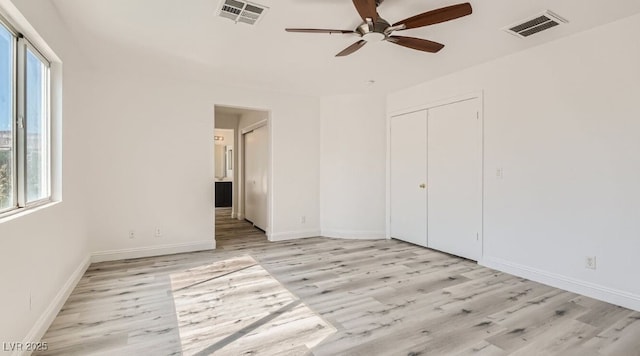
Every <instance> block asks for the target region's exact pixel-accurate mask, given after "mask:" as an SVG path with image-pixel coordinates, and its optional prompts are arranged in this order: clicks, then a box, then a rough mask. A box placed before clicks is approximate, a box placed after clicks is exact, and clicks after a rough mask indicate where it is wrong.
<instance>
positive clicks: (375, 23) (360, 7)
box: [285, 0, 472, 57]
mask: <svg viewBox="0 0 640 356" xmlns="http://www.w3.org/2000/svg"><path fill="white" fill-rule="evenodd" d="M382 1H384V0H353V5H354V6H355V7H356V10H357V11H358V13H359V14H360V17H361V18H362V20H363V21H364V22H363V23H362V24H361V25H360V26H358V27H357V28H356V29H355V30H353V31H350V30H329V29H318V28H287V29H285V30H286V31H287V32H307V33H329V34H332V33H341V34H357V35H359V36H360V37H362V39H361V40H359V41H358V42H356V43H354V44H352V45H351V46H349V47H347V48H345V49H344V50H342V51H341V52H340V53H338V54H336V57H343V56H348V55H350V54H351V53H353V52H355V51H357V50H359V49H360V48H362V46H364V45H365V44H366V43H367V42H372V41H387V42H391V43H395V44H397V45H400V46H404V47H408V48H412V49H416V50H419V51H424V52H430V53H436V52H438V51H440V50H441V49H442V48H443V47H444V45H443V44H442V43H438V42H433V41H429V40H425V39H421V38H415V37H405V36H394V35H392V33H393V32H394V31H402V30H408V29H411V28H418V27H424V26H429V25H434V24H437V23H441V22H445V21H449V20H454V19H457V18H460V17H463V16H467V15H470V14H471V13H472V9H471V4H469V3H464V4H458V5H452V6H447V7H443V8H440V9H436V10H432V11H427V12H424V13H422V14H419V15H416V16H412V17H409V18H407V19H404V20H402V21H398V22H396V23H394V24H393V25H391V24H390V23H389V22H387V21H386V20H385V19H383V18H382V17H380V15H379V14H378V10H377V7H378V5H380V3H382Z"/></svg>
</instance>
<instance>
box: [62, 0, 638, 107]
mask: <svg viewBox="0 0 640 356" xmlns="http://www.w3.org/2000/svg"><path fill="white" fill-rule="evenodd" d="M50 1H52V2H53V3H54V5H55V6H56V7H57V8H58V10H59V14H60V16H61V17H62V19H63V21H64V22H65V23H66V24H67V26H68V27H69V29H70V30H71V32H72V35H73V36H74V37H75V40H77V41H78V43H79V44H80V46H81V47H82V48H83V49H84V50H85V55H86V56H87V58H88V59H89V60H90V62H92V63H93V64H94V65H98V66H104V65H105V64H108V65H109V66H112V67H113V68H116V69H117V70H127V68H128V70H136V71H144V70H148V71H153V72H155V73H162V75H167V76H170V75H174V76H180V77H194V78H198V79H200V80H203V81H207V82H222V83H225V84H231V85H237V86H246V87H253V88H265V89H269V90H276V91H284V92H297V93H307V94H312V95H330V94H339V93H347V92H360V91H377V92H389V91H393V90H397V89H400V88H404V87H408V86H411V85H414V84H417V83H420V82H424V81H427V80H429V79H433V78H436V77H439V76H442V75H445V74H447V73H451V72H454V71H457V70H460V69H462V68H466V67H470V66H473V65H475V64H479V63H482V62H486V61H488V60H491V59H494V58H497V57H501V56H505V55H507V54H510V53H514V52H517V51H521V50H523V49H525V48H528V47H532V46H536V45H539V44H541V43H545V42H549V41H553V40H555V39H558V38H561V37H565V36H568V35H571V34H573V33H577V32H581V31H584V30H586V29H589V28H593V27H596V26H599V25H603V24H606V23H609V22H611V21H614V20H617V19H620V18H623V17H626V16H630V15H633V14H636V13H639V12H640V1H638V0H610V1H603V0H472V1H470V2H471V4H472V6H473V9H474V13H473V14H472V15H470V16H467V17H464V18H461V19H457V20H453V21H450V22H447V23H443V24H438V25H433V26H429V27H425V28H421V29H413V30H407V31H402V33H400V32H397V33H396V34H398V35H404V36H413V37H422V38H426V39H431V40H434V41H437V42H441V43H444V44H445V45H446V47H445V48H444V49H443V50H442V51H441V52H439V53H437V54H430V53H424V52H419V51H415V50H411V49H407V48H404V47H400V46H397V45H394V44H391V43H388V42H381V43H369V44H368V45H366V46H365V47H363V48H362V49H361V50H360V51H358V52H356V53H354V54H352V55H351V56H348V57H342V58H335V57H334V55H335V54H336V53H338V52H339V51H341V50H342V49H344V48H345V47H347V46H349V45H351V44H352V43H354V42H356V41H357V40H358V37H357V36H356V35H339V34H333V35H328V34H299V33H287V32H285V31H284V28H285V27H310V28H334V29H348V30H352V29H355V28H356V27H357V26H358V25H359V24H360V22H361V20H360V18H359V17H358V14H357V12H356V11H355V9H354V7H353V5H352V2H351V1H350V0H255V2H257V3H259V4H262V5H265V6H268V7H269V8H270V9H269V11H268V12H267V14H266V16H264V18H263V19H262V21H261V22H260V23H259V24H258V25H256V26H255V27H252V26H249V25H246V24H242V23H238V24H234V23H233V22H232V21H231V20H228V19H225V18H222V17H219V16H217V14H216V10H217V9H218V7H219V5H220V1H219V0H187V1H185V0H135V1H131V0H50ZM459 2H463V1H456V0H449V1H446V0H431V1H421V0H386V1H385V2H384V3H383V4H382V5H381V6H380V8H379V9H378V12H379V13H380V14H381V16H382V17H383V18H385V19H386V20H388V21H389V22H391V23H393V22H396V21H399V20H401V19H404V18H406V17H409V16H412V15H415V14H418V13H421V12H424V11H428V10H432V9H435V8H438V7H442V6H448V5H453V4H456V3H459ZM546 9H549V10H552V11H554V12H555V13H558V14H559V15H561V16H563V17H565V18H567V19H568V20H569V21H570V23H569V24H568V25H566V26H561V27H560V26H559V27H556V28H554V29H551V30H549V31H545V32H542V33H540V34H538V35H534V36H533V37H531V38H529V39H525V40H523V39H519V38H517V37H515V36H512V35H509V34H507V33H505V32H504V31H502V28H503V27H505V26H507V25H510V24H513V23H514V22H516V21H520V20H523V19H526V18H528V17H529V16H531V15H535V14H538V13H541V12H543V11H544V10H546ZM594 51H597V47H594ZM159 71H161V72H159ZM369 80H375V81H376V83H375V85H372V86H368V85H367V81H369Z"/></svg>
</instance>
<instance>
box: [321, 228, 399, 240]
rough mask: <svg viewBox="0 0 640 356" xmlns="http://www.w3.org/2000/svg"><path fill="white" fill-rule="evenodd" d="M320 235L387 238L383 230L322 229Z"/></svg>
mask: <svg viewBox="0 0 640 356" xmlns="http://www.w3.org/2000/svg"><path fill="white" fill-rule="evenodd" d="M321 235H322V236H324V237H333V238H336V239H350V240H384V239H386V238H387V234H386V232H385V231H354V230H322V232H321Z"/></svg>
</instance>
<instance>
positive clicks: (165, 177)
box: [87, 63, 319, 258]
mask: <svg viewBox="0 0 640 356" xmlns="http://www.w3.org/2000/svg"><path fill="white" fill-rule="evenodd" d="M145 65H153V63H145ZM95 80H96V83H97V88H96V90H97V93H96V95H95V96H94V98H95V99H94V102H93V103H91V105H92V106H94V107H100V110H99V111H97V112H96V114H95V118H94V120H93V121H92V130H91V132H92V135H91V141H92V142H93V145H92V149H91V152H90V154H91V156H92V157H93V159H92V160H91V163H90V167H91V169H92V172H91V173H90V175H89V177H87V178H88V180H89V181H91V182H92V186H93V187H94V189H93V191H92V195H91V199H92V201H93V202H95V203H93V204H91V207H90V209H89V213H90V217H89V226H90V229H91V230H90V232H91V243H92V245H91V248H92V250H93V251H99V252H102V256H103V258H117V257H121V256H123V255H124V256H131V255H145V254H152V253H153V254H160V253H163V252H166V251H171V252H173V251H175V250H176V249H182V250H190V249H201V248H206V247H209V248H211V247H213V244H212V243H213V234H214V231H213V230H214V228H213V219H214V204H213V184H212V181H211V177H212V176H213V171H214V169H213V160H212V152H213V145H214V144H213V140H212V139H211V133H212V132H213V130H214V122H213V119H212V118H213V114H214V106H215V105H228V106H234V107H255V108H268V109H271V110H272V135H273V151H272V160H273V162H274V167H273V182H272V188H273V189H272V190H273V196H274V199H273V212H274V216H273V222H272V224H271V227H272V229H273V233H274V234H275V235H277V236H280V237H298V236H303V235H305V234H308V233H309V230H313V231H316V232H317V231H319V221H318V216H319V206H318V190H319V183H318V175H319V173H318V171H319V168H318V161H319V137H318V134H317V131H318V126H319V113H318V111H319V109H318V108H319V102H318V100H317V99H315V98H310V97H303V96H291V95H284V94H274V93H267V92H261V91H253V90H250V89H240V88H234V87H224V86H221V85H213V84H207V83H201V82H190V81H180V80H178V79H173V80H166V78H160V77H158V76H153V75H146V74H140V77H134V75H133V74H129V75H119V74H118V73H104V74H100V75H99V76H98V77H97V78H95ZM292 147H295V149H292ZM300 214H306V215H307V216H309V220H307V224H305V225H303V224H301V223H300V222H299V219H298V216H299V215H300ZM155 227H159V228H160V229H161V230H162V231H163V234H162V235H163V236H162V237H160V238H158V237H154V236H153V232H154V229H155ZM129 230H135V232H136V235H137V236H136V238H135V239H129V237H128V231H129Z"/></svg>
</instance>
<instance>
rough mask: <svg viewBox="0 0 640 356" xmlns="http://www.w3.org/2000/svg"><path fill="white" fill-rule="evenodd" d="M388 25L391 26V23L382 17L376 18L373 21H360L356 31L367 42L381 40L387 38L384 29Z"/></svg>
mask: <svg viewBox="0 0 640 356" xmlns="http://www.w3.org/2000/svg"><path fill="white" fill-rule="evenodd" d="M367 20H368V19H367ZM389 27H391V24H389V23H388V22H387V21H386V20H384V19H383V18H378V19H377V20H375V21H374V22H373V23H367V22H364V23H362V25H360V26H358V28H356V32H357V33H358V34H359V35H360V36H362V38H364V39H365V40H366V41H367V42H371V41H382V40H384V39H386V38H387V35H388V34H387V33H386V32H385V30H387V29H388V28H389Z"/></svg>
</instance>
